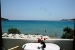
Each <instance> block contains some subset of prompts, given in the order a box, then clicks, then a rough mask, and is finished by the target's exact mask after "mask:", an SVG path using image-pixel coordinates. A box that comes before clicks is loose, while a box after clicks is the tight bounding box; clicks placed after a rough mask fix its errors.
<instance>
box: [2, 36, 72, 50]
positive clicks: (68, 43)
mask: <svg viewBox="0 0 75 50" xmlns="http://www.w3.org/2000/svg"><path fill="white" fill-rule="evenodd" d="M21 36H23V35H21ZM35 37H36V36H35ZM2 40H3V48H4V49H5V50H8V49H10V48H12V47H15V46H18V50H23V49H22V46H23V45H24V44H26V43H38V40H37V39H27V38H18V37H15V38H9V37H2ZM45 42H46V43H54V44H57V45H58V46H59V47H60V50H72V49H73V39H48V40H45Z"/></svg>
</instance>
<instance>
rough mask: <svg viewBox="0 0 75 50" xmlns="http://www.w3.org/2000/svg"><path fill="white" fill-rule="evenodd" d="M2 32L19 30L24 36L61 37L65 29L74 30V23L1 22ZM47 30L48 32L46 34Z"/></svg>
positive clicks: (40, 21) (39, 21)
mask: <svg viewBox="0 0 75 50" xmlns="http://www.w3.org/2000/svg"><path fill="white" fill-rule="evenodd" d="M1 24H2V32H8V29H9V28H17V29H19V30H20V32H21V33H23V34H37V33H38V34H42V35H49V36H54V35H55V34H57V37H61V36H62V34H63V33H64V32H63V29H64V28H65V27H67V26H68V27H70V28H72V29H74V22H73V21H42V20H7V21H1ZM45 30H46V32H45Z"/></svg>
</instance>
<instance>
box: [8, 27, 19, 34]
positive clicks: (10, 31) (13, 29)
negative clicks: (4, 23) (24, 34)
mask: <svg viewBox="0 0 75 50" xmlns="http://www.w3.org/2000/svg"><path fill="white" fill-rule="evenodd" d="M8 33H9V34H10V33H12V34H20V31H19V30H18V29H17V28H9V29H8Z"/></svg>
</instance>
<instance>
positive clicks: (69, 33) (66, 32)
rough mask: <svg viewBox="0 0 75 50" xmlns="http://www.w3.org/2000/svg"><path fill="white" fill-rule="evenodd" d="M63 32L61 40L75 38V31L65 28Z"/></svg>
mask: <svg viewBox="0 0 75 50" xmlns="http://www.w3.org/2000/svg"><path fill="white" fill-rule="evenodd" d="M63 31H64V34H63V35H62V37H61V38H63V39H72V38H73V32H74V30H72V29H71V28H69V27H65V28H64V29H63Z"/></svg>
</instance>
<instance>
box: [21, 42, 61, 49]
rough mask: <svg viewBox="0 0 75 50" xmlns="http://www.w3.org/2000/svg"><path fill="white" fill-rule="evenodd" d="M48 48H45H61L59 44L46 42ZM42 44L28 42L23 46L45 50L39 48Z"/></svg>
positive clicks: (24, 47)
mask: <svg viewBox="0 0 75 50" xmlns="http://www.w3.org/2000/svg"><path fill="white" fill-rule="evenodd" d="M45 44H46V48H44V50H60V47H59V46H58V45H57V44H54V43H45ZM41 46H42V45H41V44H40V43H26V44H24V45H23V46H22V48H23V49H24V50H43V49H41V48H40V49H38V47H41Z"/></svg>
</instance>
